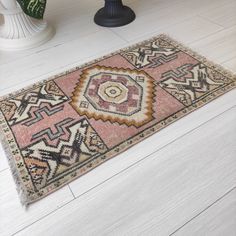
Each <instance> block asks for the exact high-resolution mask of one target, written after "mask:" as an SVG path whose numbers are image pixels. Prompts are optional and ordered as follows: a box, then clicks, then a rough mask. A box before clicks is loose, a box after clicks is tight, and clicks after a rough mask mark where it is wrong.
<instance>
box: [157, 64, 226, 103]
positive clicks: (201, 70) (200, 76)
mask: <svg viewBox="0 0 236 236" xmlns="http://www.w3.org/2000/svg"><path fill="white" fill-rule="evenodd" d="M185 69H186V68H185ZM189 72H190V73H191V74H192V77H185V78H184V81H182V80H181V81H179V80H178V78H179V77H178V76H179V74H178V75H177V76H174V75H175V73H173V71H169V74H170V75H172V76H173V77H169V78H168V79H166V80H164V81H161V82H160V84H159V85H160V86H161V87H162V88H163V89H165V90H166V91H167V92H169V93H170V94H172V95H173V96H174V97H176V98H177V99H178V100H179V101H180V102H182V103H183V104H184V105H190V104H192V103H193V102H195V101H196V100H197V99H198V98H199V97H201V96H203V95H204V94H205V93H208V92H210V91H211V90H213V89H215V88H217V87H219V86H220V85H221V84H222V83H223V82H216V81H214V80H213V78H211V76H210V75H209V74H208V72H207V68H206V67H205V66H204V65H201V64H198V65H195V66H193V67H192V69H191V70H190V71H189ZM180 73H184V70H183V71H182V72H180Z"/></svg>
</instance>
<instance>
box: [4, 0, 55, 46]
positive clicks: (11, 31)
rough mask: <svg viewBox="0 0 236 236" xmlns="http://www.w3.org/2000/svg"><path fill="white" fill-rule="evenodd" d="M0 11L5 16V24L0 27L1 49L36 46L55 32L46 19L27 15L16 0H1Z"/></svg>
mask: <svg viewBox="0 0 236 236" xmlns="http://www.w3.org/2000/svg"><path fill="white" fill-rule="evenodd" d="M0 13H1V14H3V16H4V24H3V25H2V26H1V27H0V49H1V50H22V49H29V48H32V47H36V46H38V45H40V44H43V43H45V42H46V41H48V40H49V39H51V38H52V36H53V34H54V31H53V29H52V27H50V26H49V25H48V24H47V22H46V21H44V20H36V19H32V18H31V17H29V16H27V15H26V14H25V13H24V12H23V11H22V9H21V8H20V7H19V6H18V4H17V3H16V1H15V0H0Z"/></svg>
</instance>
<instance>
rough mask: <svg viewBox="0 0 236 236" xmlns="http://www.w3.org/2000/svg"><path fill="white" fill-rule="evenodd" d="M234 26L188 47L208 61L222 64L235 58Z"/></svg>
mask: <svg viewBox="0 0 236 236" xmlns="http://www.w3.org/2000/svg"><path fill="white" fill-rule="evenodd" d="M235 40H236V26H234V27H231V28H228V29H225V30H222V31H220V32H218V33H215V34H213V35H211V36H209V37H207V38H204V39H202V40H199V41H197V42H195V43H192V44H190V46H191V47H192V48H193V49H195V50H196V51H198V52H200V53H201V54H203V55H204V56H206V57H207V58H209V59H210V60H213V61H215V62H217V63H223V62H225V61H228V60H230V59H231V58H233V57H236V44H235Z"/></svg>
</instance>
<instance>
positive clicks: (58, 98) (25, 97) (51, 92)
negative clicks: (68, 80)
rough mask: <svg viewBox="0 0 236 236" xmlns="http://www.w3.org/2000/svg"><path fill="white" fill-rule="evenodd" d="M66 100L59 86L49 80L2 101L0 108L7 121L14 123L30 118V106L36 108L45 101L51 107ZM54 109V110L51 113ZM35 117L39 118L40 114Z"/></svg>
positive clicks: (48, 112)
mask: <svg viewBox="0 0 236 236" xmlns="http://www.w3.org/2000/svg"><path fill="white" fill-rule="evenodd" d="M67 100H68V98H67V97H66V96H65V95H64V94H63V93H62V91H61V90H60V88H59V87H58V86H57V85H56V84H55V83H54V82H53V81H50V82H48V83H46V84H45V85H43V86H40V87H38V88H36V89H34V90H32V91H30V92H23V93H22V94H20V95H19V96H17V97H15V98H12V99H9V100H7V101H5V102H2V103H1V104H0V108H1V110H2V111H3V113H4V115H5V117H6V118H7V121H8V123H9V124H10V125H15V124H17V123H20V122H22V121H26V120H28V119H29V118H32V116H31V114H30V111H31V109H32V108H38V107H40V106H41V105H42V104H45V103H47V104H48V105H49V106H50V108H52V107H54V106H56V105H58V104H61V103H63V102H65V101H67ZM45 109H47V114H48V115H50V114H51V113H50V110H51V109H49V108H45ZM56 111H57V110H54V111H52V113H54V112H56ZM59 111H60V109H59ZM37 118H38V120H40V116H38V117H37Z"/></svg>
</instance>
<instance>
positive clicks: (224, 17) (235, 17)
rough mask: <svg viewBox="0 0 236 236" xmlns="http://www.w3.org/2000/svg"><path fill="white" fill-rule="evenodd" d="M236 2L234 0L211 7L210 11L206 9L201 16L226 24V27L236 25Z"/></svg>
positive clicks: (219, 23)
mask: <svg viewBox="0 0 236 236" xmlns="http://www.w3.org/2000/svg"><path fill="white" fill-rule="evenodd" d="M235 12H236V2H235V1H232V2H229V3H226V4H224V5H223V6H219V7H216V8H213V9H211V10H210V11H209V10H207V11H204V12H201V13H200V16H203V17H204V18H206V19H209V20H210V21H212V22H214V23H216V24H218V25H221V26H224V27H225V28H228V27H231V26H234V25H236V14H235Z"/></svg>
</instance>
